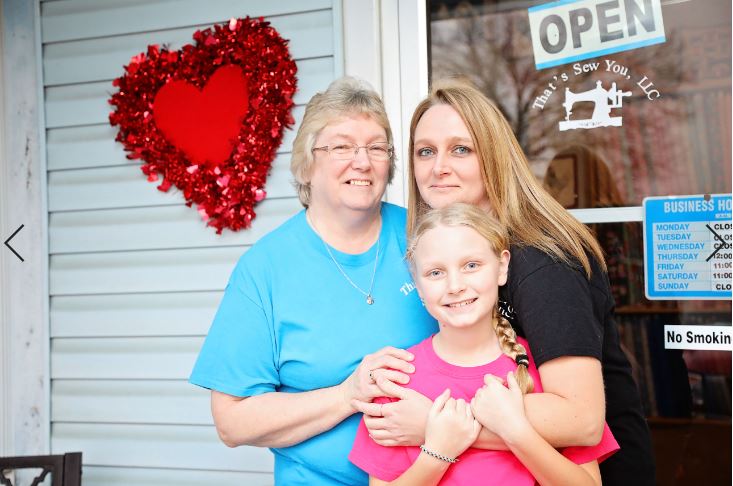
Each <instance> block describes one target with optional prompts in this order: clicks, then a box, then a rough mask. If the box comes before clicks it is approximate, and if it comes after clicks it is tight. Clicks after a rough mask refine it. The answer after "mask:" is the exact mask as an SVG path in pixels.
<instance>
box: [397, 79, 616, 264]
mask: <svg viewBox="0 0 733 486" xmlns="http://www.w3.org/2000/svg"><path fill="white" fill-rule="evenodd" d="M441 104H443V105H448V106H450V107H452V108H453V109H454V110H456V111H457V112H458V114H459V115H460V116H461V118H462V119H463V123H465V124H466V128H467V129H468V131H469V133H470V134H471V140H472V141H473V144H474V149H475V151H476V155H477V156H478V160H479V167H480V170H481V177H482V179H483V182H484V187H485V189H486V195H487V198H488V201H489V204H490V205H491V208H492V211H493V215H494V216H495V217H496V218H497V219H498V220H499V222H500V223H501V224H502V225H503V226H504V227H506V228H507V230H508V232H509V237H510V239H511V243H512V244H515V245H519V246H534V247H536V248H538V249H540V250H542V251H544V252H545V253H548V254H549V255H551V256H552V257H553V258H555V259H557V260H559V261H562V262H565V263H567V264H569V265H571V266H577V265H578V263H580V265H582V267H583V269H584V270H585V273H586V275H587V276H588V277H590V275H591V263H590V259H589V258H588V254H589V253H590V254H591V255H593V257H595V259H596V260H598V263H599V264H600V266H601V268H602V269H603V270H604V271H605V270H606V264H605V259H604V257H603V250H602V249H601V246H600V245H599V244H598V242H597V241H596V239H595V238H594V237H593V234H592V233H591V231H590V230H589V229H588V227H586V226H585V225H584V224H582V223H581V222H580V221H578V220H577V219H575V218H574V217H573V216H572V215H571V214H570V213H568V212H567V210H565V208H563V207H562V206H561V205H560V204H559V203H558V202H557V201H555V199H554V198H553V197H552V196H550V195H549V194H548V193H547V192H546V191H545V190H544V189H543V188H542V186H541V184H540V183H539V182H538V181H537V179H536V178H535V176H534V174H532V172H531V171H530V169H529V163H528V161H527V158H526V156H525V155H524V152H523V151H522V148H521V147H520V146H519V142H517V139H516V137H515V136H514V133H513V132H512V129H511V127H510V126H509V123H508V122H507V121H506V119H505V118H504V115H502V113H501V111H499V108H497V107H496V105H495V104H494V103H492V102H491V101H490V100H489V99H488V98H486V96H484V95H483V94H482V93H481V92H480V91H479V90H478V89H477V88H475V87H474V86H472V85H470V84H468V82H466V81H459V80H456V79H448V80H444V81H439V82H436V83H434V84H433V87H432V91H431V93H430V95H429V96H428V97H427V98H426V99H424V100H423V101H422V102H421V103H420V104H419V105H417V108H415V113H414V114H413V115H412V122H411V123H410V144H409V154H410V163H409V173H410V177H409V180H410V182H409V185H410V194H409V199H408V204H407V229H408V232H410V231H411V230H412V229H413V228H414V227H415V225H416V224H417V220H418V219H419V218H420V217H421V215H422V214H423V213H424V212H425V211H427V210H428V209H429V207H428V205H427V203H426V202H425V201H424V200H423V198H422V196H421V195H420V191H419V189H418V187H417V181H416V180H415V168H414V163H415V160H414V159H415V128H416V127H417V124H418V122H419V121H420V119H421V118H422V116H423V115H424V114H425V112H427V111H428V109H430V108H431V107H433V106H435V105H441Z"/></svg>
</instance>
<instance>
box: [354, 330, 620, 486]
mask: <svg viewBox="0 0 733 486" xmlns="http://www.w3.org/2000/svg"><path fill="white" fill-rule="evenodd" d="M432 340H433V338H432V337H430V338H428V339H426V340H424V341H423V342H421V343H420V344H417V345H415V346H413V347H412V348H410V352H412V353H413V354H414V355H415V359H414V361H413V364H414V365H415V373H413V374H412V375H411V377H410V382H409V383H408V384H407V385H405V386H406V387H407V388H411V389H413V390H416V391H418V392H420V393H422V394H423V395H425V396H427V397H428V398H430V399H431V400H435V399H436V398H437V397H438V395H440V394H441V393H442V392H443V390H445V389H446V388H450V390H451V396H452V397H453V398H456V399H457V398H463V399H464V400H466V401H470V400H471V398H473V396H474V394H475V393H476V390H478V389H479V388H480V387H482V386H483V384H484V375H485V374H488V373H491V374H493V375H496V376H499V377H501V378H504V379H506V375H507V373H508V372H509V371H514V370H515V369H516V368H517V365H516V364H515V363H514V361H512V359H511V358H509V357H508V356H506V355H505V354H502V355H501V356H499V357H498V358H497V359H495V360H494V361H492V362H491V363H488V364H485V365H482V366H475V367H462V366H455V365H452V364H449V363H446V362H445V361H443V360H442V359H440V358H439V357H438V355H437V354H435V351H434V350H433V342H432ZM518 341H519V342H521V343H522V344H523V345H524V347H525V348H526V349H527V354H528V355H529V362H530V363H529V367H528V370H529V374H530V375H531V376H532V379H533V380H534V391H535V392H541V391H542V385H541V383H540V375H539V373H538V372H537V367H536V366H535V363H534V359H533V358H532V355H531V354H530V352H529V346H528V344H527V341H525V340H524V339H521V338H518ZM393 400H394V399H389V398H379V399H376V400H375V402H381V403H385V402H388V401H393ZM618 449H619V446H618V444H617V443H616V440H615V439H614V438H613V435H612V434H611V430H610V429H609V428H608V425H606V426H605V429H604V431H603V437H602V439H601V442H600V443H598V445H596V446H593V447H568V448H565V449H563V450H561V453H562V454H563V455H564V456H565V457H567V458H568V459H570V460H571V461H573V462H575V463H576V464H584V463H586V462H590V461H593V460H598V461H599V462H600V461H602V460H604V459H605V458H607V457H608V456H610V455H611V454H613V453H614V452H615V451H617V450H618ZM418 455H420V448H419V447H404V446H397V447H384V446H380V445H378V444H376V443H375V442H374V441H373V440H372V439H371V438H370V437H369V433H368V431H367V429H366V427H365V425H364V421H363V420H362V421H361V423H360V424H359V428H358V430H357V433H356V439H355V440H354V446H353V448H352V449H351V453H350V454H349V460H351V462H352V463H354V464H355V465H356V466H358V467H359V468H361V469H363V470H364V471H366V472H367V473H369V475H370V476H374V477H375V478H377V479H381V480H382V481H393V480H395V479H397V478H398V477H399V476H400V475H401V474H402V473H404V472H405V471H406V470H407V469H408V468H409V467H410V466H411V465H412V463H413V462H415V461H416V460H417V457H418ZM459 458H460V461H459V462H458V463H456V464H453V465H452V466H451V467H450V468H448V471H447V472H446V473H445V475H444V476H443V479H442V480H441V482H440V484H441V485H472V484H476V485H479V484H480V485H483V486H490V485H504V484H511V485H514V486H522V485H527V486H532V485H534V484H535V480H534V477H532V474H530V472H529V471H528V470H527V468H525V467H524V466H523V465H522V463H521V462H519V460H518V459H517V458H516V457H515V456H514V454H513V453H511V452H509V451H492V450H484V449H476V448H473V447H471V448H469V449H468V450H466V451H465V452H464V453H463V454H461V455H460V456H459Z"/></svg>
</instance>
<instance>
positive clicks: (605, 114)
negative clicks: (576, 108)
mask: <svg viewBox="0 0 733 486" xmlns="http://www.w3.org/2000/svg"><path fill="white" fill-rule="evenodd" d="M626 96H631V91H623V90H621V91H620V90H618V89H617V88H616V83H612V84H611V89H608V90H607V89H604V88H603V83H602V82H601V81H596V87H595V88H593V89H589V90H588V91H581V92H580V93H573V92H572V91H570V88H567V87H566V88H565V102H564V103H563V104H562V105H563V106H564V107H565V120H564V121H561V122H560V124H559V125H560V131H561V132H564V131H566V130H575V129H576V128H585V129H591V128H596V127H620V126H621V124H622V122H623V119H622V118H621V117H620V116H611V110H612V109H615V108H621V103H622V102H623V99H624V97H626ZM579 101H592V102H593V103H594V104H595V108H594V109H593V114H592V115H591V118H587V119H584V120H571V119H570V115H572V114H573V105H574V104H575V103H577V102H579Z"/></svg>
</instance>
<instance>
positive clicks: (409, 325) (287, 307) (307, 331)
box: [190, 203, 437, 485]
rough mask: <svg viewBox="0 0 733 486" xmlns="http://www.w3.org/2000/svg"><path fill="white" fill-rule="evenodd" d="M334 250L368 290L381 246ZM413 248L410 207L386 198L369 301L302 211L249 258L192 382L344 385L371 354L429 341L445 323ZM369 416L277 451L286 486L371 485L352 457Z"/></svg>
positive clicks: (235, 386) (242, 387)
mask: <svg viewBox="0 0 733 486" xmlns="http://www.w3.org/2000/svg"><path fill="white" fill-rule="evenodd" d="M331 252H332V254H333V256H334V258H335V259H336V260H337V261H338V262H339V264H340V265H341V267H342V268H343V269H344V271H345V272H346V273H347V275H348V276H349V278H351V280H353V281H354V283H356V284H357V285H359V287H361V288H362V289H364V290H367V289H368V288H369V283H370V282H371V278H372V272H373V270H374V259H375V257H376V254H377V244H374V245H373V246H372V248H370V249H369V250H368V251H366V252H365V253H362V254H358V255H351V254H347V253H342V252H339V251H337V250H336V249H333V248H331ZM404 253H405V210H404V209H403V208H400V207H398V206H394V205H391V204H387V203H383V204H382V229H381V233H380V236H379V261H378V262H377V270H376V275H375V277H374V287H373V290H372V295H373V297H374V304H373V305H367V303H366V297H365V296H364V295H363V294H362V293H360V292H359V291H358V290H356V289H355V288H354V287H352V286H351V284H349V282H348V281H347V280H346V279H345V278H344V276H343V275H342V274H341V272H340V271H339V269H338V268H337V267H336V264H335V263H334V262H333V261H332V260H331V257H330V256H329V254H328V253H327V251H326V248H325V246H324V243H323V241H322V240H321V239H320V238H319V237H318V235H317V234H316V233H315V232H314V231H313V230H312V229H311V227H310V226H309V225H308V223H307V221H306V219H305V211H301V212H299V213H298V214H296V215H295V216H293V217H292V218H290V219H289V220H288V221H286V222H285V223H283V224H282V225H281V226H280V227H279V228H277V229H275V230H274V231H272V232H271V233H269V234H268V235H266V236H264V237H263V238H262V239H260V240H259V241H258V242H257V243H256V244H255V245H254V246H253V247H252V248H251V249H249V251H247V252H246V253H245V254H244V255H243V256H242V257H241V258H240V260H239V262H238V263H237V266H236V267H235V269H234V271H233V272H232V275H231V277H230V279H229V284H228V285H227V288H226V291H225V293H224V297H223V299H222V302H221V304H220V306H219V310H218V311H217V314H216V317H215V318H214V322H213V324H212V326H211V329H210V330H209V334H208V336H207V337H206V341H205V342H204V345H203V348H202V350H201V353H200V354H199V357H198V360H197V361H196V365H195V366H194V369H193V372H192V374H191V378H190V381H191V383H193V384H195V385H199V386H202V387H205V388H209V389H212V390H217V391H220V392H223V393H227V394H229V395H233V396H238V397H248V396H254V395H259V394H262V393H267V392H275V391H277V392H293V393H295V392H302V391H308V390H314V389H318V388H325V387H330V386H334V385H338V384H339V383H341V382H342V381H343V380H345V379H346V378H347V377H348V376H349V375H350V374H351V373H352V372H353V371H354V369H355V368H356V366H357V365H358V364H359V363H360V362H361V359H362V358H363V357H364V355H366V354H369V353H373V352H375V351H377V350H379V349H381V348H382V347H384V346H388V345H389V346H395V347H400V348H408V347H410V346H412V345H414V344H417V343H419V342H420V341H422V340H423V339H425V338H426V337H427V336H430V335H431V334H433V333H435V332H436V331H437V324H436V323H435V321H434V320H433V319H432V317H430V315H429V314H428V313H427V312H426V311H425V308H424V307H423V305H422V304H421V303H420V299H419V298H418V296H417V291H415V290H414V284H413V283H412V277H411V276H410V273H409V271H408V268H407V264H406V263H405V260H404V257H403V255H404ZM360 418H361V414H354V415H352V416H351V417H349V418H348V419H346V420H344V421H343V422H341V423H340V424H338V425H336V426H335V427H334V428H333V429H331V430H329V431H327V432H324V433H322V434H320V435H317V436H315V437H312V438H311V439H308V440H306V441H304V442H301V443H300V444H297V445H294V446H292V447H284V448H277V449H271V450H272V451H273V452H274V453H275V482H276V484H283V485H285V484H287V485H295V484H307V485H343V484H354V485H356V484H367V483H368V478H367V476H366V474H365V473H364V472H363V471H361V470H360V469H358V468H357V467H355V466H354V465H352V464H351V463H350V462H349V461H348V459H347V456H348V454H349V451H350V450H351V446H352V444H353V442H354V436H355V435H356V428H357V426H358V424H359V420H360Z"/></svg>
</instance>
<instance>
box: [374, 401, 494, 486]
mask: <svg viewBox="0 0 733 486" xmlns="http://www.w3.org/2000/svg"><path fill="white" fill-rule="evenodd" d="M480 428H481V426H480V425H479V423H478V422H477V421H476V420H475V419H474V418H473V414H472V413H471V406H470V405H469V404H468V403H466V402H465V401H464V400H462V399H458V400H455V399H453V398H450V390H445V391H444V392H443V393H441V394H440V396H438V398H436V399H435V402H434V403H433V405H432V406H431V407H430V410H429V412H428V419H427V427H426V431H425V448H426V449H427V450H429V451H432V452H434V453H437V454H442V455H444V456H447V457H449V458H451V459H453V458H456V457H458V456H459V455H461V454H462V453H463V451H465V450H466V449H468V448H469V447H470V445H471V444H472V443H473V441H474V440H475V439H476V435H478V432H479V430H480ZM450 466H451V463H449V462H447V461H443V460H441V459H438V458H436V457H433V456H431V455H429V454H427V453H425V452H422V453H421V454H420V455H419V456H417V460H415V462H413V463H412V465H411V466H410V467H409V468H408V469H407V470H406V471H405V472H404V473H402V475H400V477H399V478H397V479H395V480H394V481H390V482H385V481H381V480H379V479H376V478H374V477H370V478H369V484H370V485H379V486H381V485H385V484H390V485H393V486H435V485H437V484H438V483H439V482H440V480H441V479H442V478H443V475H444V474H445V472H446V471H447V470H448V468H449V467H450Z"/></svg>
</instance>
